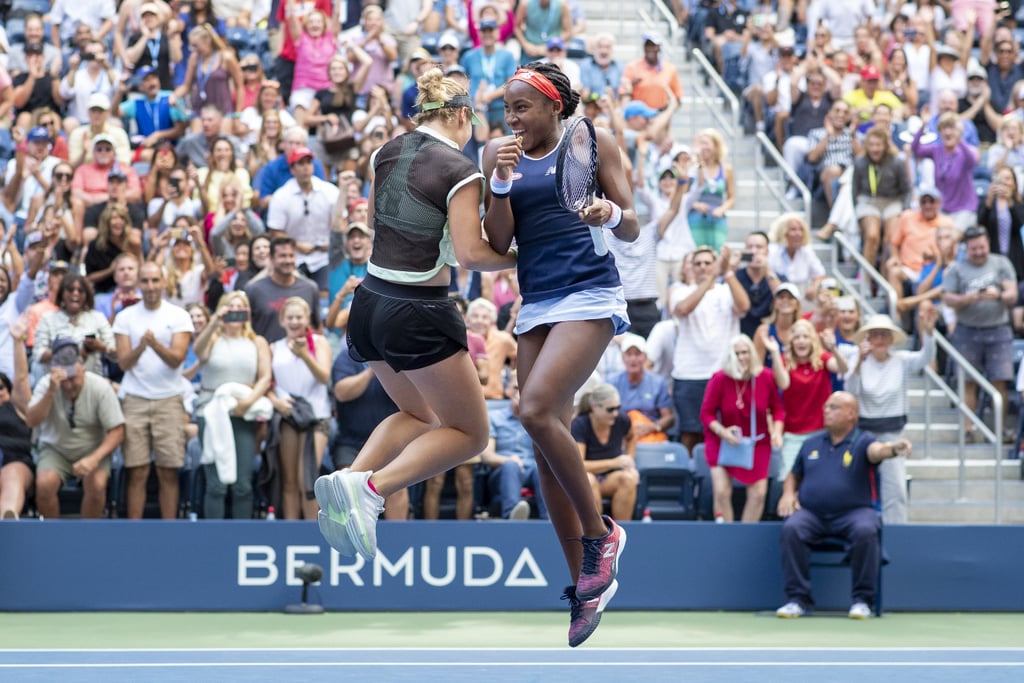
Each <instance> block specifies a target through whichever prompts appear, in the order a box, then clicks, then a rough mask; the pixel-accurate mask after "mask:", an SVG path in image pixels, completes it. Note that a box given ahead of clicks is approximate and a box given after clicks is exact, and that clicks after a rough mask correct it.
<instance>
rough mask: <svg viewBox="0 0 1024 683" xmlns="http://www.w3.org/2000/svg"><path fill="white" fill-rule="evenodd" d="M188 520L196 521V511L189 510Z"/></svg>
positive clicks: (197, 517)
mask: <svg viewBox="0 0 1024 683" xmlns="http://www.w3.org/2000/svg"><path fill="white" fill-rule="evenodd" d="M188 521H190V522H198V521H199V515H198V514H197V513H196V511H195V510H192V511H191V512H189V513H188Z"/></svg>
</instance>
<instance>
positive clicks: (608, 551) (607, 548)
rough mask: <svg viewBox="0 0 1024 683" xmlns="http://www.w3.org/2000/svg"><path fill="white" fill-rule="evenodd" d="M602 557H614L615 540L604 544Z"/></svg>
mask: <svg viewBox="0 0 1024 683" xmlns="http://www.w3.org/2000/svg"><path fill="white" fill-rule="evenodd" d="M603 557H607V558H612V557H615V541H612V542H611V543H605V544H604V555H603Z"/></svg>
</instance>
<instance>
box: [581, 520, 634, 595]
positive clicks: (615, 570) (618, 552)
mask: <svg viewBox="0 0 1024 683" xmlns="http://www.w3.org/2000/svg"><path fill="white" fill-rule="evenodd" d="M615 526H617V527H618V528H619V543H618V546H617V547H616V548H615V558H614V559H613V560H612V571H611V574H610V575H609V578H608V583H606V584H604V585H603V586H600V587H598V588H596V589H593V590H590V591H587V592H586V593H583V592H581V591H580V589H579V585H577V586H576V597H577V598H579V599H580V600H589V599H590V598H594V597H597V596H598V595H601V594H603V593H605V592H606V591H607V590H608V588H609V587H611V585H612V582H614V581H615V579H616V577H618V575H619V558H620V557H622V552H623V551H624V550H625V549H626V530H625V529H623V528H622V527H621V526H619V524H618V522H616V523H615Z"/></svg>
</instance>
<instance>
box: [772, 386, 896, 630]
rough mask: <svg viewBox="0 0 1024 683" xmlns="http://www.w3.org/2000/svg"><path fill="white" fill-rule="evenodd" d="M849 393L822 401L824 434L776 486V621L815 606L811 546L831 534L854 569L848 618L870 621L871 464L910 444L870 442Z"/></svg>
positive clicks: (873, 566)
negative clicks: (781, 589) (781, 585)
mask: <svg viewBox="0 0 1024 683" xmlns="http://www.w3.org/2000/svg"><path fill="white" fill-rule="evenodd" d="M857 415H858V406H857V399H856V398H855V397H854V396H853V394H850V393H847V392H845V391H837V392H836V393H834V394H832V395H831V396H830V397H829V399H828V401H826V402H825V430H824V431H822V432H818V433H817V434H814V435H813V436H811V437H810V438H809V439H807V440H806V441H805V442H804V444H803V446H801V447H800V452H799V453H798V454H797V457H796V462H795V463H793V469H792V470H791V471H790V473H789V475H787V477H786V481H785V483H784V484H783V491H782V497H781V498H780V499H779V507H778V512H779V516H780V517H784V518H785V519H786V521H785V523H784V524H783V525H782V537H781V539H780V544H781V550H782V575H783V579H784V581H785V591H786V604H785V605H783V606H782V607H780V608H779V609H778V610H776V611H775V615H776V616H779V617H783V618H786V619H795V618H797V617H802V616H804V615H805V614H809V613H810V612H811V611H812V610H813V608H814V599H813V598H812V597H811V580H810V560H811V545H813V544H815V543H819V542H821V541H822V540H823V539H825V538H827V537H830V536H833V537H839V538H842V539H843V541H844V542H845V543H846V544H847V545H848V546H849V555H850V567H851V568H852V570H853V579H852V581H853V587H852V599H853V604H852V606H851V607H850V612H849V616H850V618H851V619H867V618H868V617H869V616H871V608H870V607H869V605H870V604H871V603H872V601H873V600H874V599H875V592H876V591H877V589H878V566H879V557H880V553H881V552H882V548H881V544H880V543H879V542H878V529H879V527H880V525H881V523H882V521H881V516H880V514H879V512H878V510H876V509H875V507H874V504H873V503H874V501H873V497H872V492H873V491H876V490H878V484H877V481H876V477H877V468H876V465H878V463H880V462H881V461H883V460H885V459H886V458H894V457H896V456H899V455H906V456H909V455H910V451H911V446H910V442H909V441H907V440H906V439H900V440H899V441H886V442H880V441H877V440H876V439H875V437H874V435H872V434H871V432H866V431H863V430H861V429H858V428H857Z"/></svg>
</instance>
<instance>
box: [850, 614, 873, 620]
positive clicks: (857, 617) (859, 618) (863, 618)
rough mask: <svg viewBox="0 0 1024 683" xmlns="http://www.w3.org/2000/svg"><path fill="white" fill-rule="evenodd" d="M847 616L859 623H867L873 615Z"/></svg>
mask: <svg viewBox="0 0 1024 683" xmlns="http://www.w3.org/2000/svg"><path fill="white" fill-rule="evenodd" d="M846 616H848V617H850V618H851V619H856V620H857V621H867V619H868V617H870V616H871V615H870V614H847V615H846Z"/></svg>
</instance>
